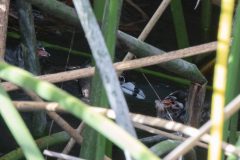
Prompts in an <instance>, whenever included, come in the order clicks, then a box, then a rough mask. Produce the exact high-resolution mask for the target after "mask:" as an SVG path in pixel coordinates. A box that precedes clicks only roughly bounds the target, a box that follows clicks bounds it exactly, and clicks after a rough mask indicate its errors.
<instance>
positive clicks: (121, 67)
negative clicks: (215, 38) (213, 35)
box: [2, 42, 217, 91]
mask: <svg viewBox="0 0 240 160" xmlns="http://www.w3.org/2000/svg"><path fill="white" fill-rule="evenodd" d="M216 47H217V42H211V43H206V44H202V45H197V46H193V47H189V48H185V49H180V50H176V51H171V52H167V53H165V54H162V55H156V56H150V57H145V58H139V59H135V60H131V61H126V62H118V63H115V64H114V67H115V69H116V70H117V71H125V70H131V69H136V68H140V67H146V66H151V65H155V64H159V63H163V62H168V61H171V60H175V59H180V58H185V57H190V56H194V55H199V54H205V53H209V52H212V51H214V50H216ZM94 71H95V67H88V68H84V69H78V70H73V71H66V72H59V73H54V74H48V75H43V76H38V78H39V79H41V80H46V81H48V82H51V83H57V82H64V81H69V80H74V79H79V78H86V77H90V76H93V75H94ZM2 86H3V87H4V89H5V90H7V91H12V90H16V89H18V87H17V86H16V85H13V84H12V83H9V82H4V83H2Z"/></svg>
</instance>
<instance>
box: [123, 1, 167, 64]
mask: <svg viewBox="0 0 240 160" xmlns="http://www.w3.org/2000/svg"><path fill="white" fill-rule="evenodd" d="M170 2H171V0H163V1H162V3H161V4H160V5H159V7H158V9H157V10H156V12H155V13H154V14H153V16H152V17H151V19H150V20H149V22H148V23H147V25H146V26H145V28H144V29H143V31H142V32H141V34H140V35H139V37H138V39H139V40H141V41H144V40H145V39H146V38H147V36H148V35H149V33H150V32H151V30H152V29H153V27H154V26H155V24H156V23H157V21H158V20H159V18H160V17H161V15H162V14H163V12H164V11H165V9H166V8H167V6H168V5H169V3H170ZM133 57H134V55H133V54H132V53H130V52H128V53H127V55H126V56H125V57H124V59H123V61H128V60H131V59H132V58H133Z"/></svg>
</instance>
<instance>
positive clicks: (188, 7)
mask: <svg viewBox="0 0 240 160" xmlns="http://www.w3.org/2000/svg"><path fill="white" fill-rule="evenodd" d="M142 1H144V0H141V2H142ZM146 2H147V3H146V4H145V5H143V8H145V9H146V13H147V14H148V15H152V14H153V11H155V9H156V7H158V4H159V1H158V0H154V1H153V2H151V5H150V3H149V2H148V0H146ZM183 3H184V5H183V6H184V14H185V19H186V22H187V30H188V34H189V40H190V44H191V45H195V44H200V43H202V40H201V29H200V27H201V24H200V21H201V17H200V11H201V8H198V9H197V10H194V9H193V7H194V5H195V2H194V1H192V0H184V1H183ZM153 4H154V5H153ZM213 12H214V13H213V14H215V16H214V17H215V18H214V19H213V21H212V27H211V36H210V40H214V39H216V28H217V20H218V12H219V9H217V8H215V7H214V8H213ZM126 15H128V16H130V15H133V14H131V12H130V11H126V10H125V11H123V16H125V17H126ZM171 16H172V15H171V12H170V9H169V8H168V9H167V10H166V12H165V13H164V14H163V16H162V17H161V20H160V21H159V22H158V24H157V25H156V27H154V29H153V31H152V32H151V33H150V35H149V37H148V38H147V40H146V42H148V43H149V44H152V45H154V46H156V47H159V48H161V49H163V50H166V51H169V50H175V49H177V41H176V36H175V31H174V26H173V23H172V17H171ZM130 18H131V17H130ZM122 19H124V18H122ZM125 19H126V18H125ZM128 20H129V17H128V18H127V20H126V21H128ZM122 21H123V20H122ZM126 21H124V22H126ZM130 21H131V19H130ZM10 24H12V23H11V22H10ZM38 25H40V26H42V28H43V29H44V27H45V26H44V25H46V24H43V23H38ZM144 25H145V23H141V24H140V25H138V27H139V30H134V32H129V34H131V35H134V36H135V37H137V36H138V35H139V34H140V31H141V30H142V28H143V27H144ZM42 28H40V27H38V28H37V29H36V31H37V37H38V39H39V40H43V41H47V42H51V43H53V44H58V45H60V46H64V47H66V48H69V47H70V46H71V40H72V37H73V35H74V34H75V35H74V37H75V38H74V43H73V45H72V48H73V49H75V50H81V51H84V52H88V53H90V50H89V47H88V45H87V41H86V40H85V38H84V34H83V33H82V32H79V31H78V29H77V28H72V27H69V28H68V31H63V30H61V26H60V27H59V28H58V27H55V28H58V30H54V31H53V32H52V33H51V34H49V31H47V32H45V31H44V30H43V31H42V30H41V29H42ZM55 28H54V29H55ZM64 29H65V28H64ZM133 29H135V28H133ZM74 31H76V32H74ZM18 44H19V40H14V39H10V38H8V43H7V46H8V47H10V48H13V47H16V46H17V45H18ZM46 49H47V51H48V52H49V53H50V54H51V57H50V58H49V63H48V64H44V65H43V68H44V69H45V70H46V72H47V73H54V72H60V71H64V70H65V66H66V64H67V65H68V66H84V65H86V64H88V63H89V62H90V59H89V58H86V57H81V56H76V55H70V56H69V60H68V61H67V58H68V52H66V51H60V50H55V49H50V48H46ZM125 54H126V53H123V52H121V49H120V48H117V50H116V61H119V60H120V59H122V57H124V55H125ZM150 69H152V68H150ZM154 69H155V70H157V71H162V70H161V69H158V68H157V67H156V68H154ZM163 72H164V71H163ZM124 76H125V78H126V81H127V82H133V83H135V85H136V87H138V88H139V89H141V90H142V91H143V92H144V93H145V95H146V99H144V100H140V99H137V98H135V97H133V96H129V95H125V97H126V100H127V102H128V106H129V110H130V111H131V112H134V113H140V114H145V115H150V116H156V110H155V103H154V101H155V100H156V99H158V97H157V96H156V94H155V93H154V91H153V89H152V88H151V87H150V86H149V84H148V82H147V80H146V79H145V78H144V77H143V75H142V74H141V73H139V72H136V71H127V72H124ZM146 76H147V78H148V81H149V82H150V83H151V85H152V86H153V88H154V90H155V91H156V92H157V94H158V96H159V97H160V98H161V99H163V98H164V97H166V96H167V95H169V94H170V93H172V92H174V91H176V90H184V91H187V89H188V88H187V87H183V86H178V85H176V84H174V83H172V82H169V81H166V80H164V79H161V78H158V77H153V76H149V75H146ZM209 79H211V76H209ZM89 81H90V80H89ZM56 85H57V86H59V87H60V88H63V89H64V90H66V91H68V92H69V93H70V94H72V95H74V96H76V97H78V98H80V97H81V96H82V95H81V88H80V86H79V84H78V83H77V82H76V81H68V82H63V83H58V84H56ZM11 97H12V99H13V100H26V98H25V97H26V95H25V94H23V93H22V92H12V93H11ZM210 97H211V93H209V94H208V95H207V99H208V100H207V105H209V103H210ZM27 99H28V98H27ZM206 108H207V107H206ZM62 116H63V117H64V118H65V119H66V120H67V121H68V122H69V123H70V124H71V125H72V126H73V127H76V126H77V125H78V124H79V123H80V121H79V120H78V119H76V118H74V117H73V116H71V115H68V114H62ZM22 117H23V118H24V120H25V122H26V123H27V124H28V125H30V118H31V117H30V116H29V114H28V113H22ZM0 121H3V120H2V119H0ZM48 122H49V123H48V130H47V131H46V135H48V134H49V127H50V124H51V120H50V119H48ZM60 130H61V129H60V128H59V127H58V126H57V125H56V124H54V126H53V129H52V131H51V133H54V132H57V131H60ZM137 131H138V137H140V138H142V137H146V136H150V135H151V134H148V133H146V132H143V131H139V130H137ZM63 146H64V145H63ZM63 146H62V147H63ZM15 147H16V143H15V141H14V140H13V138H12V137H11V134H10V133H9V132H8V130H7V129H6V126H5V125H4V123H0V153H7V152H9V151H10V150H13V149H14V148H15ZM57 149H58V150H59V151H61V149H62V148H61V149H59V148H57ZM78 152H79V146H76V148H74V150H73V151H72V154H73V155H76V156H78ZM201 155H202V154H201ZM113 157H114V158H113V159H124V156H123V154H122V152H121V151H120V150H119V149H117V147H114V150H113ZM201 159H202V158H201Z"/></svg>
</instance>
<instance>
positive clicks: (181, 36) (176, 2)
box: [171, 0, 189, 48]
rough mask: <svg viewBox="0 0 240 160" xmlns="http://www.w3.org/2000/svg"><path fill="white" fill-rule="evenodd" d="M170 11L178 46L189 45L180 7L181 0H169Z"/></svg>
mask: <svg viewBox="0 0 240 160" xmlns="http://www.w3.org/2000/svg"><path fill="white" fill-rule="evenodd" d="M171 11H172V16H173V23H174V27H175V32H176V37H177V44H178V48H186V47H188V46H189V40H188V34H187V29H186V24H185V19H184V14H183V9H182V1H181V0H173V1H171Z"/></svg>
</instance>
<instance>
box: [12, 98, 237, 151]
mask: <svg viewBox="0 0 240 160" xmlns="http://www.w3.org/2000/svg"><path fill="white" fill-rule="evenodd" d="M18 103H21V102H16V101H15V102H14V104H18ZM35 103H36V102H35ZM24 104H25V105H26V106H27V103H26V102H24ZM36 104H37V103H36ZM39 105H42V106H41V107H42V108H43V109H44V106H45V108H47V107H46V106H47V103H46V104H44V103H39ZM29 107H31V106H29ZM58 107H59V106H58ZM239 108H240V95H239V96H237V97H236V98H235V99H234V100H233V101H232V102H230V103H229V104H228V105H227V106H226V107H225V111H224V115H225V119H228V118H229V117H230V116H232V115H233V114H234V113H236V111H237V110H238V109H239ZM91 109H92V110H93V111H95V112H99V113H101V114H103V115H105V116H107V117H109V118H112V119H114V118H115V114H114V112H113V111H112V110H109V109H104V108H99V107H93V108H91ZM131 118H132V121H133V122H137V123H141V124H146V125H149V126H154V127H160V128H165V129H167V130H173V131H176V132H177V131H180V132H182V133H184V134H186V135H189V136H192V137H190V138H189V139H187V140H186V141H185V142H184V143H187V141H190V140H191V141H193V143H191V145H192V147H193V146H194V145H195V143H196V142H197V141H198V140H199V137H201V136H199V135H202V133H201V132H202V130H203V131H204V133H206V132H207V131H208V129H209V128H210V127H211V122H210V121H208V122H207V123H206V124H205V125H204V126H205V127H204V126H203V127H201V128H200V129H199V130H198V129H196V128H193V127H189V126H186V125H183V124H181V123H177V122H173V121H168V120H164V119H161V118H155V117H150V116H144V115H140V114H131ZM210 138H211V137H210V135H209V134H204V135H203V136H202V137H201V140H202V141H204V142H206V143H208V142H209V140H210ZM192 139H193V140H192ZM222 148H223V149H224V150H225V151H226V152H227V153H233V154H236V155H238V156H240V150H239V149H237V148H236V147H235V146H233V145H230V144H227V143H226V142H223V145H222Z"/></svg>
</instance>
